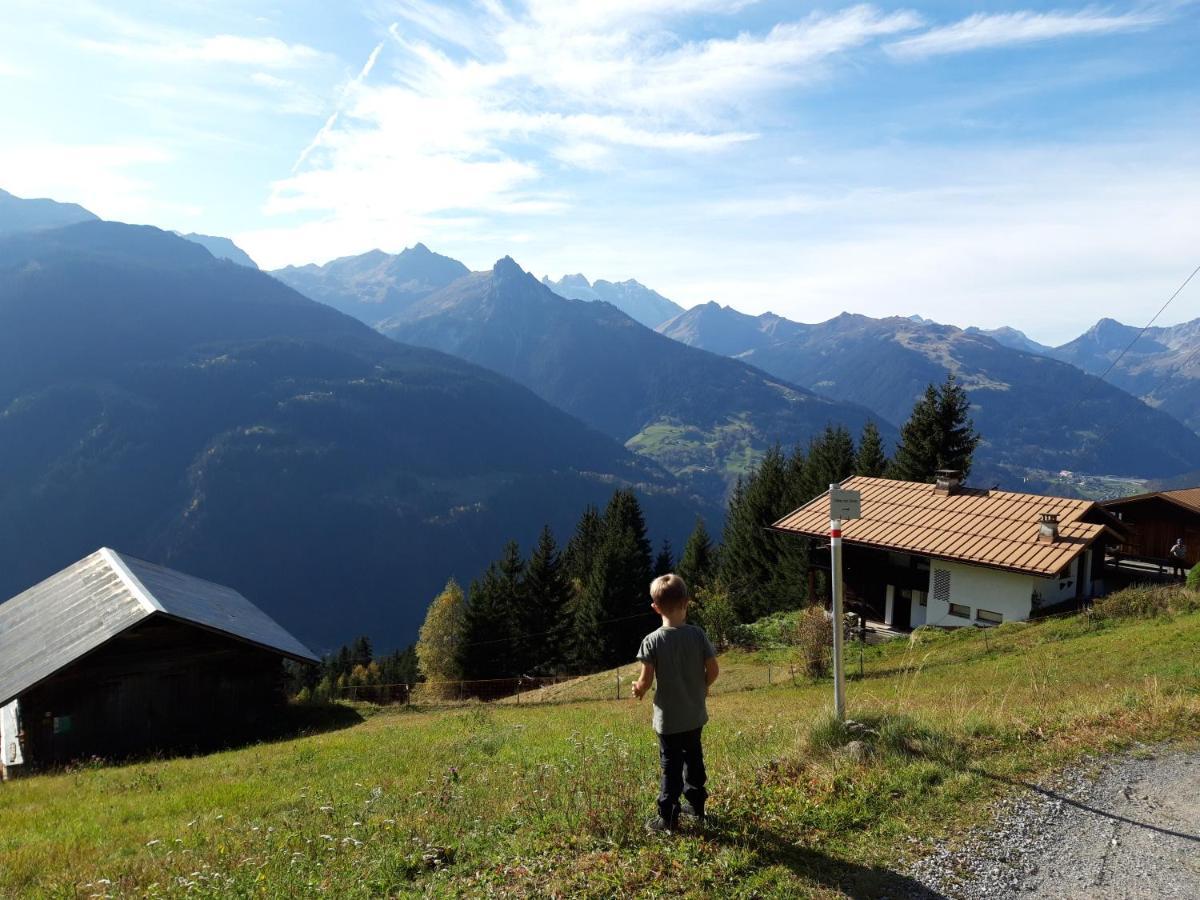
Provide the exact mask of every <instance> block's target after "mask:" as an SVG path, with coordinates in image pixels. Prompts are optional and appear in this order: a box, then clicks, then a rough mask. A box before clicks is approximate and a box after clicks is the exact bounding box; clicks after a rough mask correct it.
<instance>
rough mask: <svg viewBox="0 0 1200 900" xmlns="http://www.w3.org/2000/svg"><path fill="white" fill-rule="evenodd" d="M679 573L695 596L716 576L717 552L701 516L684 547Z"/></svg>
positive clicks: (697, 519) (697, 518) (678, 568)
mask: <svg viewBox="0 0 1200 900" xmlns="http://www.w3.org/2000/svg"><path fill="white" fill-rule="evenodd" d="M677 571H678V572H679V576H680V577H681V578H682V579H683V580H684V581H686V582H687V586H688V588H689V589H690V590H691V591H692V593H693V594H695V592H696V591H698V590H700V589H701V588H703V587H706V586H707V585H708V584H709V583H710V582H711V581H712V578H713V575H714V574H715V571H716V551H715V550H714V549H713V544H712V539H711V538H710V537H709V536H708V529H707V528H705V527H704V519H702V518H700V517H699V516H697V517H696V527H695V528H693V529H692V533H691V535H689V536H688V540H687V543H686V544H684V545H683V556H681V557H680V558H679V565H678V567H677Z"/></svg>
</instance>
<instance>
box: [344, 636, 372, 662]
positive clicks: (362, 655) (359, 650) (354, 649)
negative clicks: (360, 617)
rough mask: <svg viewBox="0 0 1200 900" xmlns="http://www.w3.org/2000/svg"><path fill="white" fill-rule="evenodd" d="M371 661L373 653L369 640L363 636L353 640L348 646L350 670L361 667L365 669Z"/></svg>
mask: <svg viewBox="0 0 1200 900" xmlns="http://www.w3.org/2000/svg"><path fill="white" fill-rule="evenodd" d="M372 659H374V652H373V651H372V649H371V639H370V638H369V637H367V636H366V635H365V634H364V635H363V636H362V637H358V638H355V639H354V643H353V644H351V645H350V668H351V669H353V668H354V667H355V666H362V667H363V668H364V669H365V668H366V667H367V666H369V665H370V664H371V660H372Z"/></svg>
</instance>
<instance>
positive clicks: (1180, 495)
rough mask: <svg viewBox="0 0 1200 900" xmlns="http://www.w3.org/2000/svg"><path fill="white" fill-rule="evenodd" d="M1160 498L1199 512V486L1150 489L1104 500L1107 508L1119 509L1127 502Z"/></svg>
mask: <svg viewBox="0 0 1200 900" xmlns="http://www.w3.org/2000/svg"><path fill="white" fill-rule="evenodd" d="M1155 498H1162V499H1163V500H1166V501H1167V502H1169V503H1174V504H1175V505H1176V506H1182V507H1184V508H1185V509H1188V510H1190V511H1192V512H1196V513H1200V487H1194V488H1183V489H1182V490H1178V491H1152V492H1150V493H1148V494H1134V495H1133V496H1132V497H1119V498H1117V499H1116V500H1106V501H1105V502H1104V506H1105V507H1106V508H1107V509H1120V508H1121V507H1122V506H1124V505H1125V504H1127V503H1138V502H1140V501H1142V500H1153V499H1155Z"/></svg>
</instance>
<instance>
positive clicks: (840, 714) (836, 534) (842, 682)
mask: <svg viewBox="0 0 1200 900" xmlns="http://www.w3.org/2000/svg"><path fill="white" fill-rule="evenodd" d="M829 487H830V489H831V490H836V489H837V488H839V487H841V485H837V484H831V485H830V486H829ZM829 556H830V566H829V569H830V574H831V575H832V577H833V714H834V715H835V716H837V718H838V721H842V722H844V721H845V719H846V678H845V672H844V671H843V668H844V666H845V660H844V659H843V653H842V622H843V614H842V605H843V597H842V595H843V592H844V590H845V585H843V583H842V520H841V519H830V520H829Z"/></svg>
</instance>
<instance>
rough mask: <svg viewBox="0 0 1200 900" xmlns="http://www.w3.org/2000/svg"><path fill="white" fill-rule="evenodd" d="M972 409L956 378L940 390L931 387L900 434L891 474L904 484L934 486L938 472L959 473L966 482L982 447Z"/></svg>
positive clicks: (952, 378) (950, 376) (947, 380)
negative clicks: (950, 470) (975, 456)
mask: <svg viewBox="0 0 1200 900" xmlns="http://www.w3.org/2000/svg"><path fill="white" fill-rule="evenodd" d="M970 408H971V401H970V398H969V397H968V396H967V392H966V390H965V389H964V388H963V387H962V385H960V384H958V382H957V380H956V379H955V377H954V375H953V374H950V375H947V376H946V381H945V382H944V383H943V384H942V385H941V387H936V386H934V385H932V384H931V385H929V386H928V387H927V388H926V389H925V393H924V395H922V397H921V399H919V400H918V401H917V403H916V405H914V406H913V411H912V415H911V416H910V417H909V420H908V421H907V422H906V423H904V427H903V428H902V429H901V430H900V445H899V446H898V447H897V448H896V457H895V459H894V460H893V461H892V466H891V470H890V472H889V474H890V475H891V476H892V477H893V478H899V479H902V480H904V481H925V482H932V481H933V480H934V479H935V478H936V476H937V471H938V469H957V470H958V471H960V472H961V473H962V475H963V477H964V478H965V477H966V476H967V474H968V473H969V472H970V471H971V461H972V457H973V456H974V454H975V448H976V447H977V446H978V445H979V434H978V433H977V432H976V431H975V427H974V423H973V422H972V421H971V418H970Z"/></svg>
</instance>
